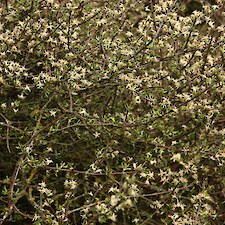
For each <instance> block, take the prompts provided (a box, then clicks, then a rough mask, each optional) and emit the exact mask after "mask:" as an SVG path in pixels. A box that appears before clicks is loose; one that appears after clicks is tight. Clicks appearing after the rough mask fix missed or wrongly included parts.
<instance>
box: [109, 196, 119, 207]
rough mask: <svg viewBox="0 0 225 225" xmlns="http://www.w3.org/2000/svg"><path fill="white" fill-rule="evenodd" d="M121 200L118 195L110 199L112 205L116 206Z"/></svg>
mask: <svg viewBox="0 0 225 225" xmlns="http://www.w3.org/2000/svg"><path fill="white" fill-rule="evenodd" d="M119 201H120V199H119V198H118V197H117V196H116V195H112V196H111V198H110V204H111V205H112V206H116V205H117V203H118V202H119Z"/></svg>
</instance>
